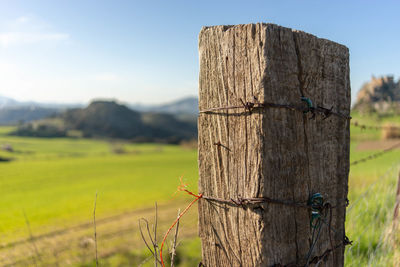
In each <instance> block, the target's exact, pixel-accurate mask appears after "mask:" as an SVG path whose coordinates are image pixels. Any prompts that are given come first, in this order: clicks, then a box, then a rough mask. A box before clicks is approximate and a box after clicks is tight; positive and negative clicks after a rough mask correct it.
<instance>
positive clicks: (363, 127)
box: [351, 121, 400, 130]
mask: <svg viewBox="0 0 400 267" xmlns="http://www.w3.org/2000/svg"><path fill="white" fill-rule="evenodd" d="M351 125H353V126H354V127H358V128H361V130H367V129H368V130H383V129H396V130H400V127H399V126H382V125H375V126H374V125H366V124H361V123H358V122H357V121H352V122H351Z"/></svg>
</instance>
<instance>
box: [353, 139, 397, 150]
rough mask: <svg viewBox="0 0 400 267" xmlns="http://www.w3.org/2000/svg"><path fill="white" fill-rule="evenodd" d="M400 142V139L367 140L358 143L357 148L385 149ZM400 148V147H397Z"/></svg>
mask: <svg viewBox="0 0 400 267" xmlns="http://www.w3.org/2000/svg"><path fill="white" fill-rule="evenodd" d="M399 143H400V139H389V140H377V141H365V142H361V143H359V144H358V145H357V147H356V150H358V151H365V150H384V149H387V148H390V147H392V146H394V145H397V144H399ZM397 149H400V148H397Z"/></svg>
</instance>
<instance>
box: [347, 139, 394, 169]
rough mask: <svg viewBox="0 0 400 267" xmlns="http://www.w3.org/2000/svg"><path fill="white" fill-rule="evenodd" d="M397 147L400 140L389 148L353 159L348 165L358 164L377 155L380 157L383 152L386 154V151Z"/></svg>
mask: <svg viewBox="0 0 400 267" xmlns="http://www.w3.org/2000/svg"><path fill="white" fill-rule="evenodd" d="M398 147H400V142H399V143H397V144H395V145H393V146H391V147H389V148H386V149H384V150H382V151H380V152H377V153H375V154H372V155H369V156H368V157H365V158H362V159H358V160H355V161H353V162H351V163H350V166H353V165H357V164H360V163H362V162H366V161H368V160H371V159H376V158H377V157H380V156H382V155H384V154H386V153H388V152H390V151H392V150H393V149H395V148H398Z"/></svg>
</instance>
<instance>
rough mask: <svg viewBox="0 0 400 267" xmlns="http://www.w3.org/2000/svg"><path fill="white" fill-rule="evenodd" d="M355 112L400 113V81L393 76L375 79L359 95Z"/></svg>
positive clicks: (366, 84) (363, 87)
mask: <svg viewBox="0 0 400 267" xmlns="http://www.w3.org/2000/svg"><path fill="white" fill-rule="evenodd" d="M353 109H354V110H357V111H360V112H378V113H388V112H394V113H399V111H400V80H398V81H395V80H394V77H393V76H383V77H378V78H376V77H374V76H372V78H371V81H369V82H367V83H365V84H364V85H363V86H362V88H361V89H360V91H359V92H358V94H357V100H356V103H355V104H354V106H353Z"/></svg>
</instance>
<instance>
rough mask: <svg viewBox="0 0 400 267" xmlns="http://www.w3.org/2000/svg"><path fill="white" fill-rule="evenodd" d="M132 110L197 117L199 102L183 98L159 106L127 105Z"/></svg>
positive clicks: (194, 98)
mask: <svg viewBox="0 0 400 267" xmlns="http://www.w3.org/2000/svg"><path fill="white" fill-rule="evenodd" d="M129 106H130V107H131V108H132V109H134V110H138V111H145V112H156V113H169V114H192V115H197V114H198V110H199V108H198V107H199V100H198V98H197V97H185V98H182V99H178V100H176V101H173V102H170V103H166V104H161V105H140V104H137V105H134V104H131V105H129Z"/></svg>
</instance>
